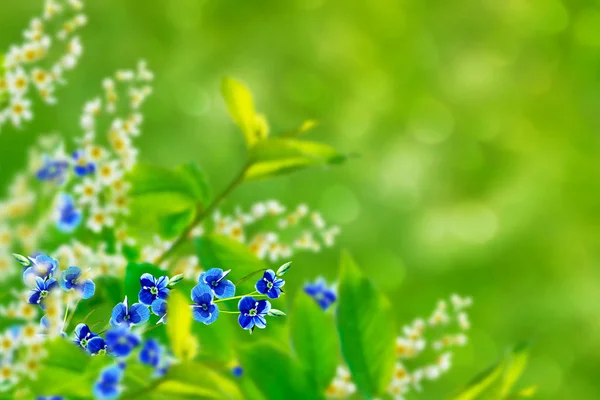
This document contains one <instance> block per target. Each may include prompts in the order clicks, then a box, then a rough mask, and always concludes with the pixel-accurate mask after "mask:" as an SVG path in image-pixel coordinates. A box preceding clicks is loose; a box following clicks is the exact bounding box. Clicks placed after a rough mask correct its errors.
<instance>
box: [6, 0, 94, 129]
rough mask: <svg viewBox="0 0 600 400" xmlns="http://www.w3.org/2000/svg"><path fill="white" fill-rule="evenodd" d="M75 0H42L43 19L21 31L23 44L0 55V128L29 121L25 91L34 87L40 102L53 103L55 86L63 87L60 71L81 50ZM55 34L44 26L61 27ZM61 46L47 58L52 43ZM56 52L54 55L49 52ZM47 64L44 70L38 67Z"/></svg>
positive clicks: (70, 66) (67, 67)
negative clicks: (8, 123)
mask: <svg viewBox="0 0 600 400" xmlns="http://www.w3.org/2000/svg"><path fill="white" fill-rule="evenodd" d="M82 10H83V3H82V2H81V1H79V0H63V1H59V0H46V4H45V6H44V14H43V17H35V18H33V19H32V20H31V21H30V23H29V27H28V28H27V29H26V30H25V31H24V32H23V36H24V39H25V40H24V42H23V43H22V44H19V45H12V46H11V47H10V49H9V51H8V52H7V53H6V54H4V55H3V56H0V129H1V128H2V126H3V125H4V124H5V123H7V122H10V123H11V124H12V125H13V126H15V127H21V123H22V121H28V120H31V119H32V118H33V114H32V112H31V100H30V98H29V92H30V89H31V88H34V89H35V90H36V91H37V92H38V95H39V96H40V98H41V100H42V101H43V102H45V103H47V104H54V103H56V98H55V97H54V90H55V88H56V85H57V84H59V85H64V84H65V83H66V82H65V79H64V72H65V71H69V70H71V69H73V68H75V66H76V65H77V63H78V61H79V58H80V56H81V53H82V51H83V47H82V45H81V41H80V39H79V37H78V36H75V35H74V33H75V32H77V30H78V29H79V28H81V27H83V26H84V25H85V24H86V23H87V17H86V16H85V14H83V13H81V11H82ZM59 18H60V20H62V21H64V22H63V23H62V27H61V28H60V29H58V31H56V32H47V27H48V26H57V25H61V24H60V21H57V20H59ZM54 39H56V40H57V41H58V42H59V43H62V47H63V49H64V50H62V51H61V52H60V56H57V57H56V58H54V59H50V57H49V54H51V52H50V50H51V49H52V47H53V40H54ZM52 53H57V52H52ZM42 64H43V65H48V67H47V69H45V68H43V67H42Z"/></svg>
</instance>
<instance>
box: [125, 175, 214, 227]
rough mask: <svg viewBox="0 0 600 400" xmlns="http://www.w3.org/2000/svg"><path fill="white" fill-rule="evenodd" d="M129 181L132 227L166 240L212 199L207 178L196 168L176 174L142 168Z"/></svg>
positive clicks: (184, 225)
mask: <svg viewBox="0 0 600 400" xmlns="http://www.w3.org/2000/svg"><path fill="white" fill-rule="evenodd" d="M129 180H130V182H131V184H132V188H131V191H130V199H131V200H130V201H131V204H130V210H131V216H130V217H129V222H130V225H132V226H134V227H136V228H138V230H140V231H149V232H156V231H159V232H160V233H161V235H162V236H163V237H166V238H172V237H175V236H177V235H178V234H179V233H181V231H183V229H184V228H185V227H186V226H187V224H189V223H190V222H191V221H192V220H193V219H194V218H195V216H196V213H197V212H198V209H199V208H200V206H201V205H203V204H205V203H206V202H207V201H208V198H209V188H208V184H207V181H206V177H205V175H204V174H203V173H202V171H201V170H200V169H199V168H198V167H197V166H195V165H193V164H186V165H183V166H180V167H178V168H177V169H175V170H170V169H168V168H164V167H158V166H152V165H143V164H140V165H138V166H136V168H135V169H134V170H133V172H132V173H131V174H130V176H129Z"/></svg>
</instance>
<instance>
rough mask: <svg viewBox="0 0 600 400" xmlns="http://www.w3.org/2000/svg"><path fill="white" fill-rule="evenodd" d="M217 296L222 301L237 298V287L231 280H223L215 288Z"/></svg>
mask: <svg viewBox="0 0 600 400" xmlns="http://www.w3.org/2000/svg"><path fill="white" fill-rule="evenodd" d="M213 290H214V292H215V296H216V297H218V298H220V299H226V298H228V297H233V296H235V285H234V284H233V282H231V281H229V280H225V279H223V280H222V281H221V282H219V284H218V285H217V286H216V287H214V288H213Z"/></svg>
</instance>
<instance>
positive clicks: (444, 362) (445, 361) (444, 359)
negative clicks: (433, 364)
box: [437, 352, 452, 372]
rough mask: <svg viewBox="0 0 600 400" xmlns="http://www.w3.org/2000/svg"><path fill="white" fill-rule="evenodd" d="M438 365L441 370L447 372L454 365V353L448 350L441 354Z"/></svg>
mask: <svg viewBox="0 0 600 400" xmlns="http://www.w3.org/2000/svg"><path fill="white" fill-rule="evenodd" d="M437 365H438V366H439V368H440V371H441V372H446V371H448V370H449V369H450V367H451V366H452V353H450V352H446V353H444V354H442V355H440V356H439V357H438V359H437Z"/></svg>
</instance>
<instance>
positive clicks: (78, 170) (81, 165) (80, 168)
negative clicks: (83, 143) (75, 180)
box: [73, 150, 96, 176]
mask: <svg viewBox="0 0 600 400" xmlns="http://www.w3.org/2000/svg"><path fill="white" fill-rule="evenodd" d="M73 161H75V164H74V166H73V170H74V171H75V175H77V176H86V175H89V174H93V173H94V172H96V164H94V163H93V162H88V160H87V159H86V158H85V154H84V152H83V151H81V150H78V151H75V152H74V153H73Z"/></svg>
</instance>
